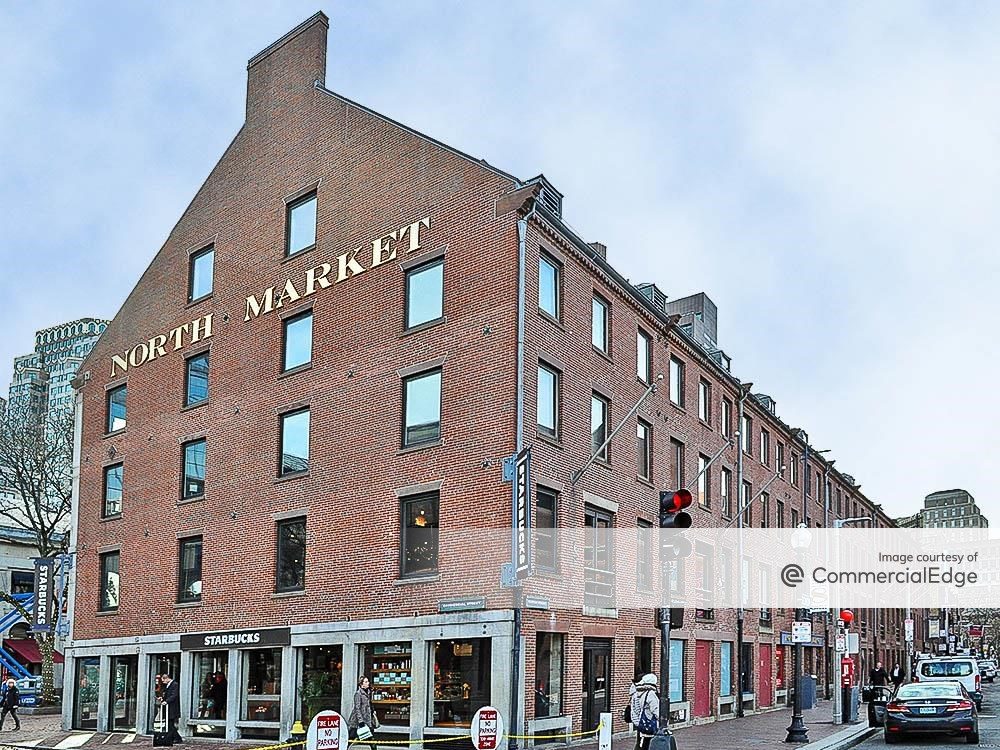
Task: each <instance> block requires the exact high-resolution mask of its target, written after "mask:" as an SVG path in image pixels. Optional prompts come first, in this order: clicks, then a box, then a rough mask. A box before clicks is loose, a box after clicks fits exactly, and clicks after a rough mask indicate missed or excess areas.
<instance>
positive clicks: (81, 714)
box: [73, 656, 101, 730]
mask: <svg viewBox="0 0 1000 750" xmlns="http://www.w3.org/2000/svg"><path fill="white" fill-rule="evenodd" d="M100 694H101V660H100V658H98V657H96V656H88V657H84V658H81V659H77V660H76V695H75V696H74V701H73V728H74V729H95V730H96V729H97V701H98V698H99V697H100Z"/></svg>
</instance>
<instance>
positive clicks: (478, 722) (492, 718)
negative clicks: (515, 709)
mask: <svg viewBox="0 0 1000 750" xmlns="http://www.w3.org/2000/svg"><path fill="white" fill-rule="evenodd" d="M469 735H470V736H471V737H472V746H473V747H475V748H476V750H497V749H498V748H499V747H500V741H501V740H502V739H503V716H501V715H500V712H499V711H498V710H497V709H495V708H493V706H483V707H482V708H480V709H479V710H478V711H476V715H475V716H473V717H472V726H470V727H469Z"/></svg>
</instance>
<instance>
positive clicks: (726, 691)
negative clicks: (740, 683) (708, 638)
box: [719, 641, 733, 698]
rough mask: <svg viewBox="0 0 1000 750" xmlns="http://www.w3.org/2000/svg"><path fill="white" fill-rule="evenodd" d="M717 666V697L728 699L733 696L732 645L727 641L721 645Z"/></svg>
mask: <svg viewBox="0 0 1000 750" xmlns="http://www.w3.org/2000/svg"><path fill="white" fill-rule="evenodd" d="M719 666H720V680H719V695H720V696H721V697H723V698H728V697H729V696H730V695H732V694H733V644H732V643H729V642H728V641H726V642H723V643H722V650H721V654H720V658H719Z"/></svg>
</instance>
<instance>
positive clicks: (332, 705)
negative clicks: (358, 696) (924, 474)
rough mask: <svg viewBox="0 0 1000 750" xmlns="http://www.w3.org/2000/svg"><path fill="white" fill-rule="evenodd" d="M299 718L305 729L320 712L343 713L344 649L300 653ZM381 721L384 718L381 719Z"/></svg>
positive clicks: (321, 648) (315, 648)
mask: <svg viewBox="0 0 1000 750" xmlns="http://www.w3.org/2000/svg"><path fill="white" fill-rule="evenodd" d="M300 652H301V657H300V658H301V659H302V661H301V665H302V668H301V671H300V673H299V700H300V702H301V703H300V705H299V711H300V713H299V718H300V719H301V720H302V723H303V724H305V725H306V726H308V725H309V722H310V721H312V718H313V716H315V715H316V714H318V713H319V712H320V711H328V710H333V711H337V712H338V713H339V712H340V698H341V695H342V694H343V684H344V647H343V646H309V647H308V648H303V649H300ZM379 718H380V719H381V718H382V717H381V716H380V717H379Z"/></svg>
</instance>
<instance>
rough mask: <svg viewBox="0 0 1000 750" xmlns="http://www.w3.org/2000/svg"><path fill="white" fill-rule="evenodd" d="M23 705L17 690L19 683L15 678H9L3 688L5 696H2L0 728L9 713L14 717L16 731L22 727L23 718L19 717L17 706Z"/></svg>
mask: <svg viewBox="0 0 1000 750" xmlns="http://www.w3.org/2000/svg"><path fill="white" fill-rule="evenodd" d="M20 705H21V694H20V693H19V692H18V690H17V683H16V682H15V681H14V678H13V677H12V678H10V679H9V680H7V684H5V685H4V688H3V696H2V697H0V730H2V729H3V723H4V721H5V720H6V719H7V714H10V715H11V716H12V717H14V731H15V732H16V731H17V730H18V729H20V728H21V720H20V719H19V718H17V707H18V706H20Z"/></svg>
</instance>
